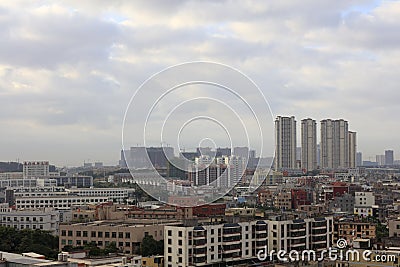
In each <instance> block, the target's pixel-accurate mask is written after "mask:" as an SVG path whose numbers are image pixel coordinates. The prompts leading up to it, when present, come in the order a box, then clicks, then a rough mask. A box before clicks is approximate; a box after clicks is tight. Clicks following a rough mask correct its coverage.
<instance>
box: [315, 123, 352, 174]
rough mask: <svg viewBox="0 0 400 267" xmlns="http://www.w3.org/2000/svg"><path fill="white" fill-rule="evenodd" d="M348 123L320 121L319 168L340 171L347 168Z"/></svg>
mask: <svg viewBox="0 0 400 267" xmlns="http://www.w3.org/2000/svg"><path fill="white" fill-rule="evenodd" d="M348 128H349V126H348V122H347V121H345V120H343V119H340V120H331V119H326V120H322V121H321V167H322V168H326V169H340V168H348V167H349V130H348Z"/></svg>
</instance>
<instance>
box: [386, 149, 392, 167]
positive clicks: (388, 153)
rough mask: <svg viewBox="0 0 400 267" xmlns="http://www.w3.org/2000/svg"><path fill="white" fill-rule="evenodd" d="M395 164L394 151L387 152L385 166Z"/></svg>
mask: <svg viewBox="0 0 400 267" xmlns="http://www.w3.org/2000/svg"><path fill="white" fill-rule="evenodd" d="M393 163H394V157H393V150H385V164H386V165H389V166H392V165H393Z"/></svg>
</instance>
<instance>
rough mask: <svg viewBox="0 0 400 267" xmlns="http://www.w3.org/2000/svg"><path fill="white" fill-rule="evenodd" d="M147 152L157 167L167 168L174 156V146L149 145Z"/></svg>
mask: <svg viewBox="0 0 400 267" xmlns="http://www.w3.org/2000/svg"><path fill="white" fill-rule="evenodd" d="M146 150H147V154H148V156H149V159H150V161H151V164H152V165H153V166H154V167H155V168H166V167H167V165H168V160H171V159H172V158H174V148H173V147H148V148H147V149H146Z"/></svg>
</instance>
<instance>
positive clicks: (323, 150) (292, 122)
mask: <svg viewBox="0 0 400 267" xmlns="http://www.w3.org/2000/svg"><path fill="white" fill-rule="evenodd" d="M296 124H297V122H296V119H295V117H294V116H292V117H283V116H278V117H277V118H276V120H275V142H276V144H275V145H276V146H275V149H276V150H275V169H276V170H282V169H298V168H301V169H305V170H306V171H312V170H316V169H318V168H321V169H345V168H354V167H355V166H356V152H357V135H356V132H352V131H349V124H348V122H347V121H345V120H343V119H338V120H332V119H325V120H322V121H321V127H320V128H321V129H320V130H321V135H320V137H321V138H320V151H319V153H317V151H318V146H317V122H316V121H315V120H314V119H310V118H308V119H303V120H301V160H300V162H298V161H297V160H296V150H297V145H296V142H297V137H296ZM318 157H319V158H318ZM318 162H319V163H320V166H318Z"/></svg>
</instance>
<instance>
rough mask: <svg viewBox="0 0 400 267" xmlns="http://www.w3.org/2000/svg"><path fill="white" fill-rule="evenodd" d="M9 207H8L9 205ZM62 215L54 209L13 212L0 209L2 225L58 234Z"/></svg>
mask: <svg viewBox="0 0 400 267" xmlns="http://www.w3.org/2000/svg"><path fill="white" fill-rule="evenodd" d="M7 206H8V205H7ZM59 224H60V213H59V212H58V211H56V210H54V209H51V208H48V209H41V210H13V209H11V208H8V207H5V206H3V207H2V208H0V225H2V226H7V227H13V228H16V229H19V230H22V229H33V230H34V229H40V230H45V231H50V232H52V233H53V234H55V235H57V234H58V229H59Z"/></svg>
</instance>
